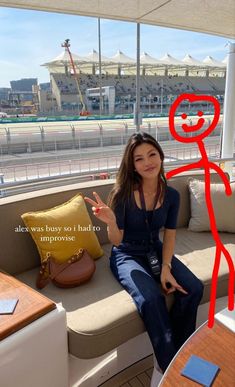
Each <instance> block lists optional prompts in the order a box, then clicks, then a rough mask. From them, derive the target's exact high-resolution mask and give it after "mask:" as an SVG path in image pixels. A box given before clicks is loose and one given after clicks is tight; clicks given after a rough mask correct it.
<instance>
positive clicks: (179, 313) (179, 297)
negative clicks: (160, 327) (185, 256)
mask: <svg viewBox="0 0 235 387" xmlns="http://www.w3.org/2000/svg"><path fill="white" fill-rule="evenodd" d="M172 275H173V276H174V278H175V279H176V281H177V282H178V283H179V284H180V285H181V286H182V287H183V288H184V289H185V290H186V291H187V292H188V294H187V295H185V294H183V293H181V292H179V291H176V292H175V293H174V295H175V302H174V304H173V306H172V309H171V312H170V317H171V321H172V331H173V337H174V343H175V346H176V349H177V350H178V349H179V348H180V347H181V346H182V344H183V343H184V342H185V341H186V340H187V339H188V337H189V336H190V335H191V334H192V333H193V332H194V331H195V327H196V317H197V309H198V305H199V303H200V301H201V298H202V295H203V284H202V282H201V281H200V280H199V279H198V278H197V277H196V276H195V275H194V274H193V273H192V272H191V271H190V270H189V269H188V268H187V267H186V266H185V265H184V264H183V263H182V262H181V261H180V260H179V259H177V258H176V257H175V256H173V258H172Z"/></svg>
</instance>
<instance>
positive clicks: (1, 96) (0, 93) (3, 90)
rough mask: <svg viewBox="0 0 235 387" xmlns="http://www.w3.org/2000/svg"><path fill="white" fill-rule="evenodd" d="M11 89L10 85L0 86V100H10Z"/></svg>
mask: <svg viewBox="0 0 235 387" xmlns="http://www.w3.org/2000/svg"><path fill="white" fill-rule="evenodd" d="M10 91H11V89H10V88H9V87H0V102H1V101H7V100H8V94H9V92H10Z"/></svg>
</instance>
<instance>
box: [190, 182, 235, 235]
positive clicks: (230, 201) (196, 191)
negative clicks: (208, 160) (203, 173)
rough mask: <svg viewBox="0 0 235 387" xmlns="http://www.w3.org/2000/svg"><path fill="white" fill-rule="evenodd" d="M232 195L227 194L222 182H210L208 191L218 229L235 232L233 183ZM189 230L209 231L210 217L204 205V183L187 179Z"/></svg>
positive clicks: (233, 185)
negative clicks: (189, 212)
mask: <svg viewBox="0 0 235 387" xmlns="http://www.w3.org/2000/svg"><path fill="white" fill-rule="evenodd" d="M230 185H231V188H232V195H231V196H227V195H226V193H225V187H224V184H211V186H210V192H211V199H212V203H213V208H214V213H215V218H216V226H217V230H218V231H222V232H231V233H235V183H231V184H230ZM189 191H190V203H191V218H190V221H189V229H190V230H191V231H210V229H211V227H210V219H209V216H208V210H207V206H206V198H205V183H204V182H203V181H199V180H196V179H190V180H189Z"/></svg>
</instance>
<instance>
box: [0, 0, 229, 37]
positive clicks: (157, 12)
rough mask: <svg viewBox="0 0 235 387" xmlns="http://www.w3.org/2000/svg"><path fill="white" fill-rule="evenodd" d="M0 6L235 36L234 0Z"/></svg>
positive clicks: (6, 1) (64, 0) (50, 0)
mask: <svg viewBox="0 0 235 387" xmlns="http://www.w3.org/2000/svg"><path fill="white" fill-rule="evenodd" d="M0 6H5V7H15V8H26V9H35V10H42V11H48V12H50V11H51V12H61V13H68V14H74V15H76V14H77V15H83V16H93V17H100V18H106V19H116V20H125V21H130V22H139V23H143V24H152V25H158V26H163V27H170V28H179V29H184V30H190V31H196V32H202V33H208V34H212V35H220V36H224V37H228V38H230V39H231V38H232V39H234V38H235V23H234V16H235V1H234V0H223V1H222V0H213V1H212V0H128V1H127V0H119V1H117V0H79V1H74V0H60V1H58V0H47V1H42V0H15V1H12V0H3V1H2V0H0Z"/></svg>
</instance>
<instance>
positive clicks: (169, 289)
mask: <svg viewBox="0 0 235 387" xmlns="http://www.w3.org/2000/svg"><path fill="white" fill-rule="evenodd" d="M161 284H162V287H163V290H164V291H165V293H166V294H170V293H173V292H175V291H176V290H178V291H179V292H181V293H183V294H188V292H186V290H184V289H183V288H182V286H180V285H179V284H178V282H177V281H176V280H175V278H174V277H173V275H172V274H171V272H170V268H169V267H168V266H166V265H162V272H161Z"/></svg>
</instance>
